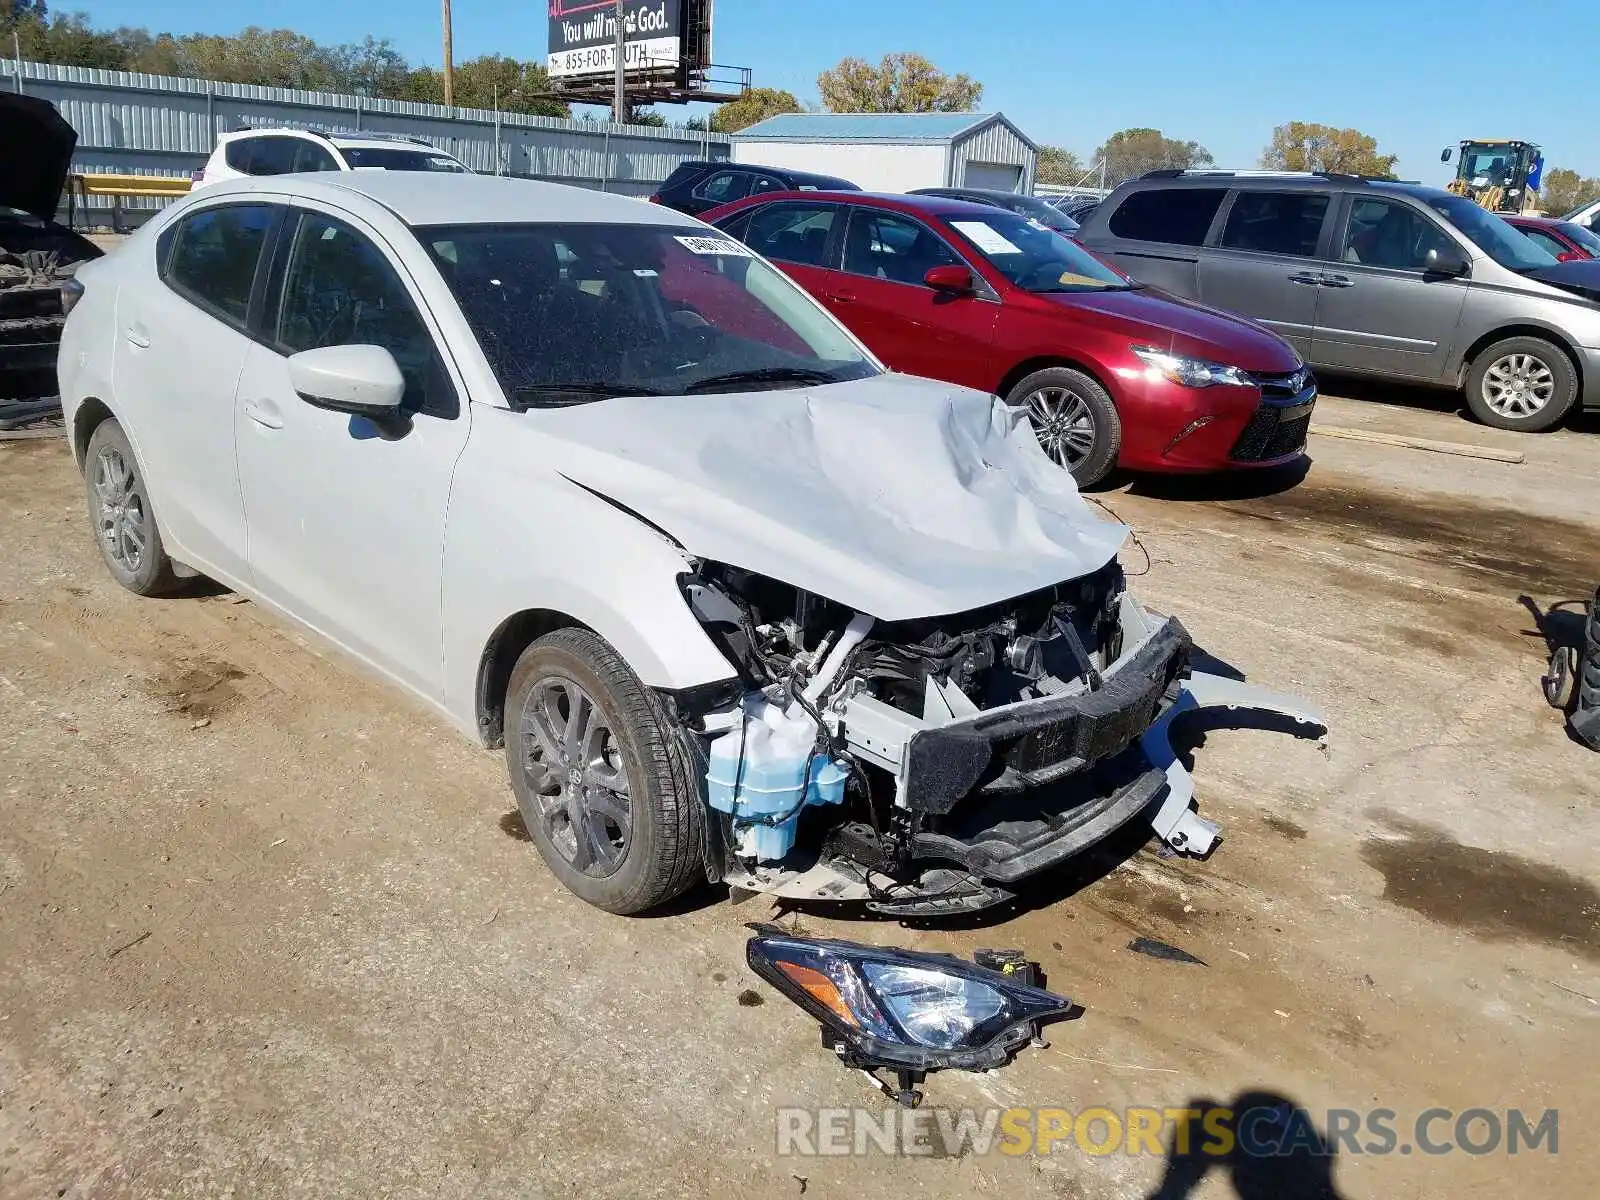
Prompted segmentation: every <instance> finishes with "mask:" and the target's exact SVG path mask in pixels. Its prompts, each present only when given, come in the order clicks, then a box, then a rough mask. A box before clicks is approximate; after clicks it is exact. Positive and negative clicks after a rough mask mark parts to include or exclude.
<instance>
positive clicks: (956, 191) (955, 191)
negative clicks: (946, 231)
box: [907, 187, 1046, 204]
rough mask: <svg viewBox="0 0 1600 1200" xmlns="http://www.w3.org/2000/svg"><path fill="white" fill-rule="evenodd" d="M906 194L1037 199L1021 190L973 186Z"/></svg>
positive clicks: (919, 190)
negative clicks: (1005, 190) (1013, 190)
mask: <svg viewBox="0 0 1600 1200" xmlns="http://www.w3.org/2000/svg"><path fill="white" fill-rule="evenodd" d="M907 195H911V196H943V197H944V198H945V199H947V200H959V199H961V198H962V197H963V196H982V197H984V199H986V200H999V201H1001V202H1004V201H1007V200H1034V199H1037V197H1035V196H1027V195H1024V194H1023V193H1021V192H1004V191H1001V190H1000V189H999V188H975V187H939V188H917V189H915V190H914V191H911V192H908V193H907ZM1039 202H1040V203H1041V204H1043V203H1046V201H1043V200H1041V201H1039Z"/></svg>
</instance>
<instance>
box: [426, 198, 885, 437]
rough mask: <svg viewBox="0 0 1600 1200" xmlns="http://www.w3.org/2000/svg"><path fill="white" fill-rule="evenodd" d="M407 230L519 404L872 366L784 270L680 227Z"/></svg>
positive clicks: (871, 369) (705, 387)
mask: <svg viewBox="0 0 1600 1200" xmlns="http://www.w3.org/2000/svg"><path fill="white" fill-rule="evenodd" d="M418 236H419V237H420V238H421V240H422V242H423V244H424V245H425V246H426V247H427V248H428V250H429V252H430V253H431V254H432V255H433V258H434V261H435V262H436V263H438V265H439V270H440V272H441V273H442V274H443V275H444V277H445V280H446V281H447V282H448V283H449V285H450V289H451V291H452V292H453V293H454V294H455V297H456V300H457V301H458V302H459V303H460V305H461V310H462V312H463V313H464V314H465V315H466V318H467V321H468V323H469V324H470V325H471V326H472V331H473V333H474V334H476V335H477V338H478V344H479V345H480V346H481V347H482V348H483V353H484V356H485V357H486V358H487V359H488V360H489V365H490V366H491V367H492V368H493V369H494V373H495V376H496V377H497V378H498V379H499V381H500V386H501V387H502V388H504V389H505V393H506V397H507V398H508V399H509V400H511V402H512V403H513V404H516V405H519V406H521V407H554V406H561V405H566V404H576V403H584V402H588V401H593V400H601V399H605V398H606V397H607V396H624V395H682V394H685V393H689V392H709V391H724V392H740V391H750V390H755V389H758V388H772V387H796V386H815V385H819V384H828V383H839V382H843V381H844V380H847V379H862V378H865V377H867V376H870V375H876V374H878V373H879V370H878V368H877V367H876V366H875V365H874V364H873V362H872V360H871V359H870V358H869V357H868V356H867V354H866V352H865V351H864V350H862V348H861V346H860V344H859V343H857V342H856V341H855V339H854V338H852V337H851V336H850V335H849V334H848V333H846V332H845V331H844V329H843V328H841V327H840V326H839V325H838V324H837V323H836V322H834V320H833V319H832V318H831V317H829V316H828V314H827V313H825V312H824V311H823V310H822V309H821V308H820V307H819V306H818V305H817V303H816V301H814V300H812V299H811V298H810V297H809V296H807V295H806V294H805V293H804V292H802V291H801V290H800V289H799V288H798V287H796V286H795V285H794V284H793V283H791V282H790V281H789V280H788V279H787V278H786V277H785V276H783V275H781V274H779V273H778V272H777V271H776V270H774V269H773V268H771V267H769V266H767V265H766V264H765V263H764V262H761V261H760V260H759V259H757V258H755V257H754V255H753V254H752V253H751V251H750V250H749V249H748V248H746V247H745V246H742V245H740V244H739V243H738V242H735V241H731V240H730V239H728V238H726V237H723V236H721V235H718V234H704V233H700V232H698V231H697V230H696V229H695V227H693V226H665V225H524V224H517V225H460V226H451V227H433V228H428V229H421V230H419V231H418Z"/></svg>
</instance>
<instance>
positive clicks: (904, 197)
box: [730, 191, 994, 217]
mask: <svg viewBox="0 0 1600 1200" xmlns="http://www.w3.org/2000/svg"><path fill="white" fill-rule="evenodd" d="M780 198H781V199H784V200H810V201H813V202H816V201H819V200H827V201H829V202H832V203H838V204H860V205H863V206H866V207H871V208H888V209H895V210H898V211H900V212H908V213H927V214H929V215H931V216H936V217H944V216H958V217H959V216H962V215H963V214H971V213H983V214H984V215H985V216H990V217H992V216H994V208H993V206H992V205H988V204H974V203H973V202H972V201H970V200H957V199H955V198H954V197H952V196H923V195H912V194H911V193H909V192H838V191H834V192H763V193H762V194H761V195H759V196H748V197H746V198H745V199H743V200H739V201H737V202H736V203H737V204H738V206H739V207H740V208H754V207H756V205H758V204H764V203H766V202H768V201H770V200H774V199H780ZM730 207H731V205H730Z"/></svg>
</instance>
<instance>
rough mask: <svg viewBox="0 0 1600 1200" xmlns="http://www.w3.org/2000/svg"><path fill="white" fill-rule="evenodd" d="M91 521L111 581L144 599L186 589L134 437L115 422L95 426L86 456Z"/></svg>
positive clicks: (108, 421) (110, 419)
mask: <svg viewBox="0 0 1600 1200" xmlns="http://www.w3.org/2000/svg"><path fill="white" fill-rule="evenodd" d="M83 461H84V472H83V475H84V480H85V483H86V485H87V487H88V490H89V519H90V521H91V522H92V524H93V526H94V533H95V542H96V543H97V544H98V545H99V547H100V557H101V558H103V559H104V560H105V564H106V569H107V570H108V571H110V572H111V577H112V578H113V579H115V580H116V581H117V582H118V583H120V584H121V585H122V586H123V587H125V588H127V589H128V590H129V591H130V592H133V593H134V594H135V595H138V596H165V595H169V594H170V593H172V592H175V591H177V590H178V589H179V588H180V587H181V586H182V581H181V580H179V578H178V576H177V574H176V573H175V572H174V571H173V568H172V560H171V559H170V558H168V557H167V552H166V549H165V547H164V546H163V545H162V543H161V530H160V528H159V527H158V526H157V525H156V517H155V510H154V509H153V508H152V507H151V505H150V491H149V489H148V488H147V487H146V486H145V482H144V477H143V475H141V474H140V471H139V463H138V461H137V460H136V459H135V458H134V456H133V447H132V445H130V444H129V442H128V435H127V434H125V433H123V432H122V426H121V425H119V424H117V422H116V420H115V419H114V418H108V419H107V420H104V421H102V422H100V424H99V425H97V426H96V427H95V431H94V433H93V434H91V435H90V437H89V447H88V449H87V450H86V451H85V452H84V457H83Z"/></svg>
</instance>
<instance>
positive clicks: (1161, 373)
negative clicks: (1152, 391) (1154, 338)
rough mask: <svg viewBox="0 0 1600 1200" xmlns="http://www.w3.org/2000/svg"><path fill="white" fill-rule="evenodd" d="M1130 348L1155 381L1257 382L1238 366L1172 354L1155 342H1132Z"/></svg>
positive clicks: (1197, 385)
mask: <svg viewBox="0 0 1600 1200" xmlns="http://www.w3.org/2000/svg"><path fill="white" fill-rule="evenodd" d="M1129 349H1131V350H1132V351H1133V352H1134V353H1135V354H1136V355H1138V356H1139V361H1140V362H1142V363H1144V365H1145V373H1146V375H1149V376H1150V378H1151V380H1152V381H1154V380H1156V379H1166V380H1170V381H1171V382H1173V383H1181V384H1182V385H1183V386H1184V387H1194V388H1203V387H1211V386H1212V385H1214V384H1219V383H1221V384H1230V385H1232V386H1234V387H1254V386H1255V381H1254V380H1253V379H1251V378H1250V376H1248V375H1246V374H1245V373H1244V372H1243V371H1241V370H1240V369H1239V368H1238V367H1230V366H1226V365H1224V364H1222V363H1214V362H1208V361H1207V360H1206V359H1203V358H1186V357H1185V356H1183V355H1182V354H1169V353H1167V352H1166V351H1165V350H1158V349H1157V348H1156V347H1154V346H1130V347H1129Z"/></svg>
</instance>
